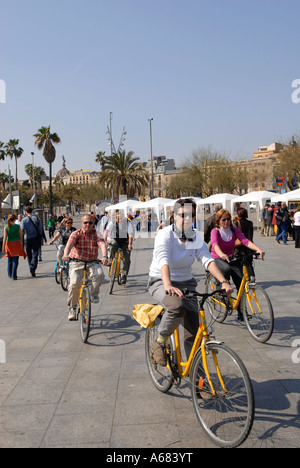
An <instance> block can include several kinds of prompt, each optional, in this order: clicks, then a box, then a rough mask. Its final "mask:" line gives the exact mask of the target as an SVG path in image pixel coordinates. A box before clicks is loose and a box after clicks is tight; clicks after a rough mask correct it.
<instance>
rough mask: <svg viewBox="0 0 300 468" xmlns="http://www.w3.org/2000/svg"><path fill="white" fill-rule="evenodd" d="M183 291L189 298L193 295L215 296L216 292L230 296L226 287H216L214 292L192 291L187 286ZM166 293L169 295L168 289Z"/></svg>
mask: <svg viewBox="0 0 300 468" xmlns="http://www.w3.org/2000/svg"><path fill="white" fill-rule="evenodd" d="M181 291H182V293H183V295H184V296H185V297H186V298H188V299H189V298H191V297H202V298H205V299H207V298H208V297H211V296H214V294H222V296H226V297H228V296H227V294H226V291H225V289H216V290H215V291H213V292H212V293H199V292H198V291H190V290H189V289H187V288H184V289H181ZM165 293H166V295H167V296H168V295H169V293H168V291H165Z"/></svg>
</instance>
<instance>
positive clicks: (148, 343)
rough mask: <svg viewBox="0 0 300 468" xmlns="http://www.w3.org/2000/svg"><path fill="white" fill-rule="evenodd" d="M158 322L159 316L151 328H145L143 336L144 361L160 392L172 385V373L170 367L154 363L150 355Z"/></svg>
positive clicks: (156, 334) (156, 333)
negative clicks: (144, 336) (144, 335)
mask: <svg viewBox="0 0 300 468" xmlns="http://www.w3.org/2000/svg"><path fill="white" fill-rule="evenodd" d="M159 323H160V318H159V317H158V318H157V319H156V320H155V324H154V326H153V328H147V329H146V338H145V352H146V362H147V366H148V370H149V374H150V377H151V380H152V383H153V385H154V386H155V387H156V388H157V389H158V390H159V391H160V392H162V393H166V392H168V391H169V390H170V388H171V387H172V385H173V374H172V371H171V369H170V368H169V367H168V366H167V367H162V366H159V365H158V364H155V363H154V361H153V359H152V357H151V355H152V346H153V343H154V342H155V341H156V339H157V336H158V331H157V329H158V325H159Z"/></svg>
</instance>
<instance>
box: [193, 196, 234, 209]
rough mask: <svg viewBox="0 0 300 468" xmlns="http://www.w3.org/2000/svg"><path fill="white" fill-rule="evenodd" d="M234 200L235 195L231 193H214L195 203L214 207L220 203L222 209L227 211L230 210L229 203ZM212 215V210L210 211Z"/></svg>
mask: <svg viewBox="0 0 300 468" xmlns="http://www.w3.org/2000/svg"><path fill="white" fill-rule="evenodd" d="M234 198H236V195H233V194H232V193H216V194H215V195H211V196H210V197H207V198H202V199H200V200H198V201H197V205H211V207H212V206H213V205H215V204H216V203H222V206H223V208H226V209H227V210H230V209H231V201H232V200H233V199H234ZM211 213H212V210H211Z"/></svg>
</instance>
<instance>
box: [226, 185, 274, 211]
mask: <svg viewBox="0 0 300 468" xmlns="http://www.w3.org/2000/svg"><path fill="white" fill-rule="evenodd" d="M272 197H274V193H273V192H269V191H267V190H257V191H254V192H249V193H245V195H241V196H240V197H236V198H234V199H233V200H232V201H231V204H232V208H234V204H235V203H251V202H258V203H259V208H260V209H262V208H263V206H264V205H265V203H266V202H267V201H268V200H271V199H272ZM232 212H233V209H232Z"/></svg>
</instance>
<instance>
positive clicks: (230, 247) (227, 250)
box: [211, 227, 250, 258]
mask: <svg viewBox="0 0 300 468" xmlns="http://www.w3.org/2000/svg"><path fill="white" fill-rule="evenodd" d="M231 230H232V231H234V232H232V237H231V239H230V241H227V242H226V241H224V240H223V239H222V237H221V234H220V232H219V229H217V228H214V229H213V230H212V231H211V246H212V248H211V256H212V257H213V258H220V257H219V255H217V254H216V252H215V249H214V246H215V245H216V244H217V245H218V246H219V247H220V249H221V250H222V252H223V253H224V254H226V255H233V253H234V248H235V240H236V239H239V240H240V241H241V243H242V244H243V245H245V246H246V247H247V246H248V244H249V242H250V241H249V239H247V238H246V237H245V236H244V234H242V232H241V231H240V230H239V229H238V228H236V227H231Z"/></svg>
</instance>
